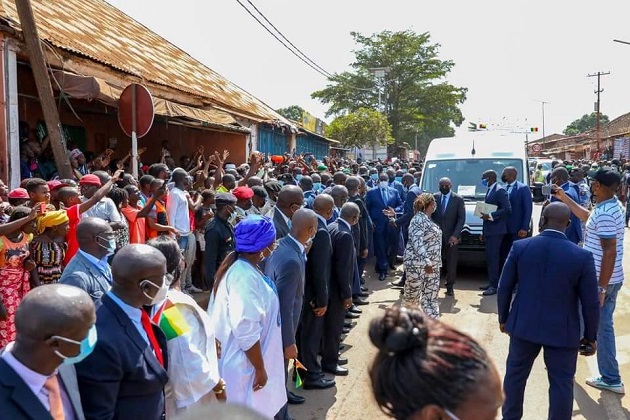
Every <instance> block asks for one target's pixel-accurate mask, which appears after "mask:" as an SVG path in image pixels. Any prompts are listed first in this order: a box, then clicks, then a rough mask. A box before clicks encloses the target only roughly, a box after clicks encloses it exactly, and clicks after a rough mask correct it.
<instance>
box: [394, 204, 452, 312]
mask: <svg viewBox="0 0 630 420" xmlns="http://www.w3.org/2000/svg"><path fill="white" fill-rule="evenodd" d="M436 207H437V204H436V202H435V197H433V194H430V193H422V194H420V195H419V196H418V198H416V201H414V203H413V210H414V212H415V214H414V216H413V219H411V223H409V240H408V241H407V247H406V248H405V254H404V256H403V264H404V266H405V272H406V273H407V281H406V282H405V288H404V290H403V293H404V294H403V299H402V303H403V305H404V306H406V307H409V308H411V307H417V306H419V307H422V310H423V311H424V312H425V313H426V314H427V315H428V316H429V317H431V318H439V317H440V306H439V305H438V292H439V291H440V268H441V266H442V230H441V229H440V227H439V226H438V225H437V224H435V222H433V220H431V215H432V214H433V212H434V211H435V209H436Z"/></svg>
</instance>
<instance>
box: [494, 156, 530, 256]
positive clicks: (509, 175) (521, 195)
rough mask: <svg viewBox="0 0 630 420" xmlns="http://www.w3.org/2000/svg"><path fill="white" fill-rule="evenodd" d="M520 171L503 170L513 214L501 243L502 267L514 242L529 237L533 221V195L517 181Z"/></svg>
mask: <svg viewBox="0 0 630 420" xmlns="http://www.w3.org/2000/svg"><path fill="white" fill-rule="evenodd" d="M517 177H518V171H517V170H516V168H515V167H513V166H508V167H506V168H505V169H503V173H502V174H501V181H502V182H503V183H504V184H505V190H506V191H507V195H508V198H509V199H510V207H511V208H512V213H510V216H509V217H508V218H507V222H506V223H507V233H506V234H505V236H503V241H502V242H501V267H503V263H504V262H505V260H506V258H507V256H508V254H509V253H510V248H512V244H513V243H514V241H517V240H519V239H523V238H526V237H527V233H528V232H529V227H530V224H531V221H532V193H531V191H530V189H529V187H528V186H527V185H525V184H523V183H522V182H519V181H517V180H516V179H517Z"/></svg>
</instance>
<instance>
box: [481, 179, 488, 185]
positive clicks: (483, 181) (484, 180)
mask: <svg viewBox="0 0 630 420" xmlns="http://www.w3.org/2000/svg"><path fill="white" fill-rule="evenodd" d="M481 185H483V186H484V187H487V186H488V180H487V179H482V180H481Z"/></svg>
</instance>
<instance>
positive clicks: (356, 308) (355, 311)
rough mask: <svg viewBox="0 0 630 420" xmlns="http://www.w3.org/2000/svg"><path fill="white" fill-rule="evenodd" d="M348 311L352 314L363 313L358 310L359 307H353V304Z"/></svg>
mask: <svg viewBox="0 0 630 420" xmlns="http://www.w3.org/2000/svg"><path fill="white" fill-rule="evenodd" d="M348 311H350V312H352V313H354V314H362V313H363V311H362V310H361V309H359V307H358V306H357V305H354V304H353V305H352V306H351V307H350V309H348Z"/></svg>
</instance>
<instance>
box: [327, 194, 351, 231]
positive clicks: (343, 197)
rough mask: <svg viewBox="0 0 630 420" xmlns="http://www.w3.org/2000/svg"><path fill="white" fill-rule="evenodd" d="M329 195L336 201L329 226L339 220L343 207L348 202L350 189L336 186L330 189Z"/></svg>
mask: <svg viewBox="0 0 630 420" xmlns="http://www.w3.org/2000/svg"><path fill="white" fill-rule="evenodd" d="M328 194H330V196H331V197H332V198H333V200H334V201H335V208H334V209H333V215H332V218H330V219H328V224H331V223H332V222H334V221H335V220H337V218H338V217H339V212H340V211H341V207H342V206H343V205H344V204H345V203H346V202H347V201H348V189H347V188H346V187H345V186H343V185H335V186H334V187H332V188H331V189H330V193H328Z"/></svg>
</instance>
